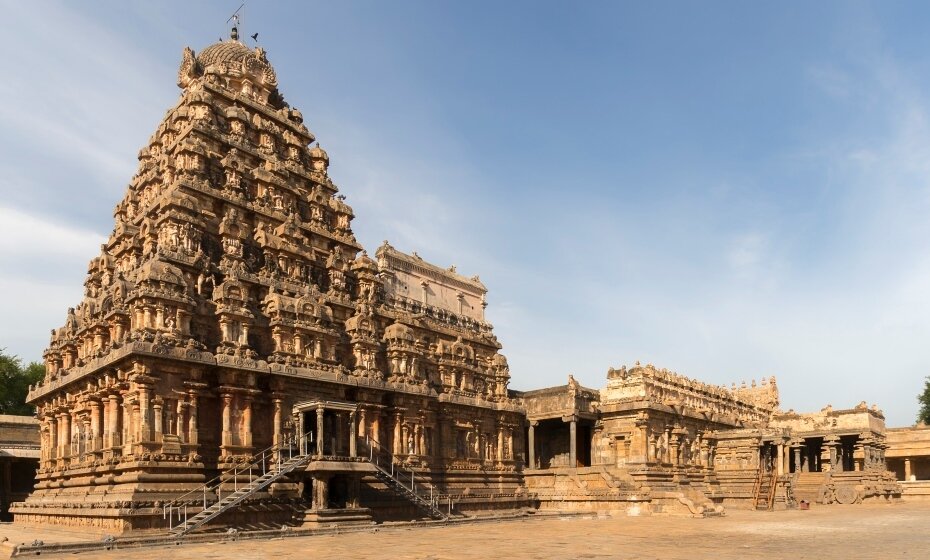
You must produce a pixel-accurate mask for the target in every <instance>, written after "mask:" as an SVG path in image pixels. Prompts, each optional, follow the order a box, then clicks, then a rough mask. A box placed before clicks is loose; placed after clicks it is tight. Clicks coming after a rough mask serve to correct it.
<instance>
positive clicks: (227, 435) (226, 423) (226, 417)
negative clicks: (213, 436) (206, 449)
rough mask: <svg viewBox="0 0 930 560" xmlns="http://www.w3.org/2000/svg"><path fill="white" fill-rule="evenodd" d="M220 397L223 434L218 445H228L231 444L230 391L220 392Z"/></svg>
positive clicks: (231, 399) (231, 397) (231, 398)
mask: <svg viewBox="0 0 930 560" xmlns="http://www.w3.org/2000/svg"><path fill="white" fill-rule="evenodd" d="M220 398H221V399H222V401H223V435H222V439H221V443H220V447H228V446H230V445H232V444H233V441H232V401H233V396H232V394H231V393H222V394H221V395H220Z"/></svg>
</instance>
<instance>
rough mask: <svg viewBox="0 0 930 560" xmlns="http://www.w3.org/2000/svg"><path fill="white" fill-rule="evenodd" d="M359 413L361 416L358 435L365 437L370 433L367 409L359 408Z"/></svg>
mask: <svg viewBox="0 0 930 560" xmlns="http://www.w3.org/2000/svg"><path fill="white" fill-rule="evenodd" d="M358 414H359V418H358V426H356V435H357V436H358V437H362V438H363V437H365V436H366V435H367V434H368V424H367V423H366V420H367V419H366V418H365V416H366V414H365V409H364V408H361V409H359V411H358Z"/></svg>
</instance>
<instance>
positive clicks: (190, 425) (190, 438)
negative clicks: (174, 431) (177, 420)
mask: <svg viewBox="0 0 930 560" xmlns="http://www.w3.org/2000/svg"><path fill="white" fill-rule="evenodd" d="M188 395H189V396H190V404H189V405H188V407H187V416H188V418H187V443H189V444H191V445H197V394H196V393H194V392H193V391H191V392H190V393H188Z"/></svg>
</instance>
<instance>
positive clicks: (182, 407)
mask: <svg viewBox="0 0 930 560" xmlns="http://www.w3.org/2000/svg"><path fill="white" fill-rule="evenodd" d="M186 411H187V403H185V402H184V401H183V400H181V399H178V404H177V405H176V407H175V415H176V421H177V425H176V426H175V428H174V433H176V434H177V435H178V439H179V440H180V441H181V443H187V434H185V433H184V425H185V418H184V417H185V412H186Z"/></svg>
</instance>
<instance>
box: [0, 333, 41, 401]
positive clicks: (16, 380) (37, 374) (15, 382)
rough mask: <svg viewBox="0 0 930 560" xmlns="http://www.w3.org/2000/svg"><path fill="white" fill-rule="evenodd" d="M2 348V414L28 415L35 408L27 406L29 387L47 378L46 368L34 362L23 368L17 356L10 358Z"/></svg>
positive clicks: (0, 370)
mask: <svg viewBox="0 0 930 560" xmlns="http://www.w3.org/2000/svg"><path fill="white" fill-rule="evenodd" d="M4 350H5V349H4V348H0V414H20V415H28V414H32V413H34V412H35V408H33V407H32V406H31V405H28V404H26V393H28V392H29V385H32V384H34V383H37V382H38V381H39V380H41V379H42V378H43V377H45V366H44V365H42V364H40V363H37V362H32V363H30V364H29V365H26V366H23V362H22V360H20V359H19V358H18V357H17V356H10V355H7V353H6V352H5V351H4Z"/></svg>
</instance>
